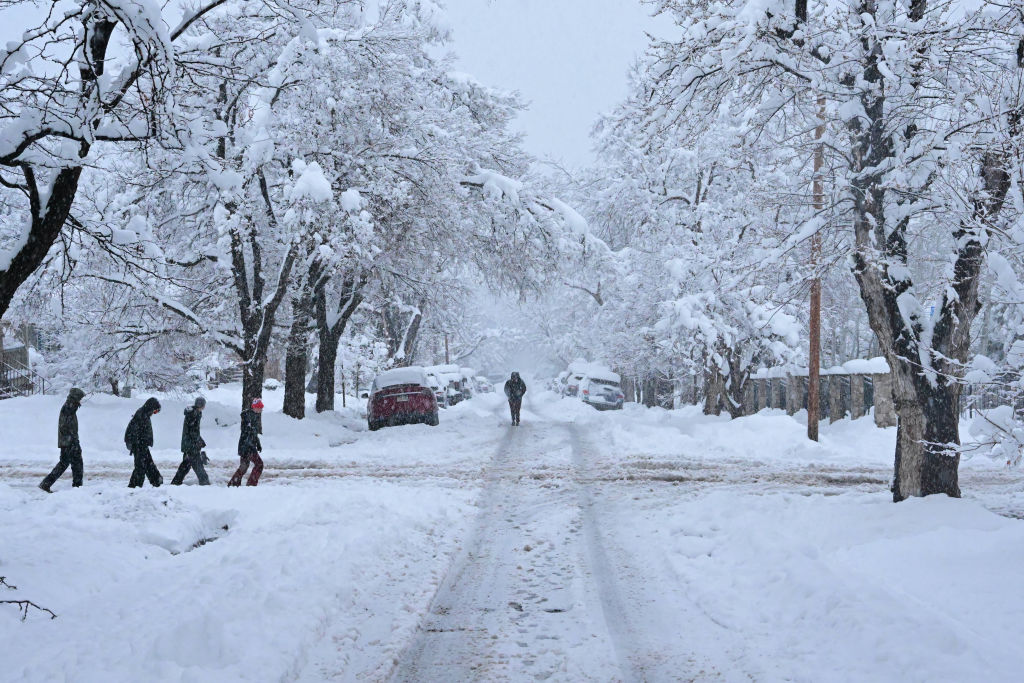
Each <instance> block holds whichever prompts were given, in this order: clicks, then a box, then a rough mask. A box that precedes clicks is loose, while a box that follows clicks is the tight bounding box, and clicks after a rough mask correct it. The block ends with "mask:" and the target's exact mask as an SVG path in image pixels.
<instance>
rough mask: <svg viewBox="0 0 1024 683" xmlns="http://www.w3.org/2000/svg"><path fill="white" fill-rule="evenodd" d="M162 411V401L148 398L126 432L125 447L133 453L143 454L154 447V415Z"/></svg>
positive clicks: (133, 417)
mask: <svg viewBox="0 0 1024 683" xmlns="http://www.w3.org/2000/svg"><path fill="white" fill-rule="evenodd" d="M158 410H160V401H157V400H156V399H155V398H148V399H146V402H145V403H143V404H142V407H141V408H139V409H138V410H136V411H135V415H133V416H132V419H131V421H130V422H129V423H128V428H127V429H126V430H124V445H125V446H127V447H128V450H129V451H131V452H132V453H141V452H144V451H146V450H148V449H149V447H150V446H152V445H153V423H152V421H151V420H152V418H153V413H155V412H156V411H158Z"/></svg>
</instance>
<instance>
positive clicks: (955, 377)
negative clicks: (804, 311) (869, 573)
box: [849, 2, 1024, 501]
mask: <svg viewBox="0 0 1024 683" xmlns="http://www.w3.org/2000/svg"><path fill="white" fill-rule="evenodd" d="M915 6H916V11H920V12H923V2H919V3H915ZM862 10H863V11H864V12H867V13H868V14H873V13H874V10H875V6H874V4H873V3H865V4H864V5H862ZM1021 45H1022V46H1024V41H1022V42H1021ZM865 48H866V49H865V53H866V56H865V58H864V61H863V63H862V73H861V74H860V77H861V78H862V79H863V80H864V81H865V82H866V83H869V84H871V85H872V86H873V87H872V88H870V89H867V90H865V92H864V94H863V95H862V96H861V104H862V106H863V111H864V116H861V117H858V118H856V119H853V120H852V121H851V122H850V124H849V125H850V129H851V133H852V134H853V141H854V146H853V158H854V159H855V161H856V168H855V169H854V170H855V172H856V173H855V175H854V179H853V183H852V184H853V190H854V191H853V208H854V211H853V227H854V235H855V240H856V248H855V251H854V254H853V272H854V275H855V277H856V279H857V283H858V285H859V287H860V293H861V298H862V299H863V300H864V303H865V305H866V306H867V313H868V320H869V323H870V325H871V328H872V330H873V331H874V332H875V336H876V337H877V339H878V342H879V345H880V346H881V349H882V352H883V354H884V355H885V358H886V360H887V361H888V362H889V367H890V369H891V372H892V385H893V386H892V391H893V400H894V403H895V407H896V413H897V415H898V418H899V424H898V428H897V446H896V454H895V463H894V474H893V484H892V491H893V500H895V501H900V500H904V499H905V498H908V497H910V496H927V495H931V494H936V493H945V494H947V495H949V496H953V497H959V496H960V486H959V477H958V469H959V464H960V456H959V451H958V446H959V444H960V435H959V415H958V410H957V407H958V399H959V395H960V389H961V384H960V378H961V377H962V374H963V368H964V364H965V362H966V360H967V354H968V351H969V348H970V328H971V323H972V322H973V321H974V318H975V316H977V314H978V312H979V311H980V310H981V302H980V301H979V296H978V288H979V284H980V279H981V269H982V265H983V263H984V257H985V255H984V247H983V242H984V241H986V240H987V235H986V232H987V227H986V225H987V223H988V222H989V221H991V219H992V218H994V217H995V216H996V215H997V214H998V213H999V211H1000V210H1001V208H1002V205H1003V202H1004V200H1005V198H1006V194H1007V191H1008V190H1009V187H1010V174H1009V172H1008V170H1007V167H1008V159H1007V157H1006V153H1005V152H988V153H986V154H985V155H984V156H983V157H982V159H981V162H980V176H981V181H982V182H981V185H982V187H983V190H982V192H980V193H978V194H977V195H976V196H975V197H974V199H973V205H974V206H973V209H974V210H973V215H972V216H971V217H970V219H969V220H965V221H964V222H963V223H961V224H960V225H959V226H957V227H956V228H955V229H954V230H953V237H954V239H955V246H954V252H953V254H952V259H953V276H952V279H951V281H950V282H949V285H948V286H947V287H946V288H945V290H944V291H943V294H942V300H941V303H940V305H938V306H937V307H936V310H935V314H934V318H933V320H934V322H932V319H929V316H928V315H927V314H925V312H924V311H923V310H922V309H923V307H922V306H921V305H920V304H919V303H918V301H917V299H916V298H915V297H914V292H913V282H912V280H911V275H910V270H909V269H908V267H907V255H908V245H907V239H906V231H907V227H908V223H909V219H908V218H906V217H903V218H900V219H899V221H898V222H897V224H896V225H894V226H891V227H890V225H889V224H888V223H887V218H888V216H887V215H886V211H885V207H886V191H887V189H886V187H885V186H884V184H883V183H884V171H883V170H881V169H885V168H886V167H887V166H888V165H889V164H891V160H892V159H893V158H894V156H895V146H894V140H893V138H892V131H891V130H888V128H887V126H886V123H887V121H888V120H889V119H888V118H887V112H886V99H885V97H886V95H885V92H886V88H885V85H886V84H885V76H884V75H883V71H882V69H881V67H880V63H881V61H882V56H881V55H882V53H883V49H884V45H882V44H881V43H880V42H875V43H873V44H872V43H870V42H869V43H866V44H865ZM1018 52H1020V50H1019V51H1018ZM1022 60H1024V56H1022V55H1020V54H1018V62H1019V64H1018V65H1019V66H1022V67H1024V63H1021V62H1022ZM1011 128H1012V129H1014V134H1017V133H1019V131H1020V119H1019V117H1018V118H1017V119H1016V121H1014V120H1013V119H1012V118H1011ZM913 134H914V130H912V129H908V136H909V137H912V136H913Z"/></svg>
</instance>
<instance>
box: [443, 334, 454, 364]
mask: <svg viewBox="0 0 1024 683" xmlns="http://www.w3.org/2000/svg"><path fill="white" fill-rule="evenodd" d="M451 362H452V361H451V357H450V356H449V355H448V333H447V332H445V333H444V364H445V365H448V364H449V363H451Z"/></svg>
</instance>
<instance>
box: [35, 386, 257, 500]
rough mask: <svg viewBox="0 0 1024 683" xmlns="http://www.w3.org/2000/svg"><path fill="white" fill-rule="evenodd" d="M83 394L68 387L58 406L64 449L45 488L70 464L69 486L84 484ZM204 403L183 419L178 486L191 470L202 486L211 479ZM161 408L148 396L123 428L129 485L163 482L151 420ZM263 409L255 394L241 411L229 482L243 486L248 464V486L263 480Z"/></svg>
mask: <svg viewBox="0 0 1024 683" xmlns="http://www.w3.org/2000/svg"><path fill="white" fill-rule="evenodd" d="M84 398H85V392H84V391H82V390H81V389H79V388H78V387H75V388H73V389H71V390H70V391H69V392H68V397H67V399H66V400H65V401H64V405H63V407H61V409H60V417H59V418H58V420H57V446H58V447H59V448H60V460H59V461H58V462H57V464H56V465H55V466H54V468H53V470H52V471H51V472H50V473H49V474H47V475H46V476H45V477H44V478H43V480H42V481H41V482H40V483H39V488H41V489H42V490H44V491H46V492H47V493H52V491H51V489H50V487H51V486H53V485H54V483H56V481H57V479H59V478H60V476H61V475H62V474H64V472H65V470H67V469H68V467H70V468H71V485H72V486H81V485H82V481H83V479H84V472H85V467H84V463H83V459H82V444H81V442H80V441H79V439H78V409H79V408H80V407H81V405H82V399H84ZM204 408H206V399H205V398H203V397H202V396H199V397H197V398H196V400H195V401H194V402H193V404H192V405H191V406H189V407H188V408H186V409H185V419H184V422H183V423H182V426H181V464H180V465H178V471H177V472H175V473H174V478H173V479H171V483H172V484H174V485H176V486H180V485H181V484H182V483H183V482H184V481H185V477H186V476H188V473H189V471H193V472H195V473H196V479H197V480H198V481H199V484H200V486H208V485H209V484H210V477H209V475H208V474H207V473H206V463H207V462H208V460H207V457H206V453H205V451H203V448H205V447H206V441H204V440H203V436H202V434H201V432H200V426H201V424H202V420H203V409H204ZM159 412H160V401H158V400H157V399H156V398H148V399H146V402H145V403H143V404H142V407H141V408H139V409H138V410H136V411H135V414H134V415H132V419H131V420H130V421H129V422H128V427H127V428H126V429H125V432H124V445H125V447H126V448H127V449H128V452H129V453H131V454H132V459H133V460H134V468H133V469H132V474H131V477H130V478H129V479H128V487H129V488H138V487H140V486H142V485H143V484H144V483H145V482H146V480H147V479H148V480H149V483H150V485H151V486H160V485H161V484H163V482H164V478H163V477H162V476H161V475H160V471H159V470H158V469H157V467H156V464H155V463H154V462H153V455H152V453H150V450H149V449H150V448H151V447H152V446H153V423H152V419H153V416H154V415H156V414H157V413H159ZM262 412H263V401H262V400H261V399H259V398H256V399H253V401H252V403H251V404H250V405H249V407H248V408H246V409H245V410H243V411H242V427H241V433H240V434H239V437H238V457H239V461H240V462H239V465H238V469H237V470H235V473H234V475H232V477H231V479H230V480H229V481H228V486H241V485H242V478H243V477H244V476H245V474H246V472H247V471H248V470H249V465H250V464H251V465H252V466H253V468H252V472H251V473H249V478H248V480H247V481H246V485H247V486H256V485H257V484H258V483H259V481H260V475H261V474H262V473H263V459H262V458H261V457H260V452H261V451H262V450H263V445H262V444H261V443H260V437H259V434H260V431H261V430H260V418H259V416H260V413H262Z"/></svg>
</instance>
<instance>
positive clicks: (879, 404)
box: [871, 373, 896, 427]
mask: <svg viewBox="0 0 1024 683" xmlns="http://www.w3.org/2000/svg"><path fill="white" fill-rule="evenodd" d="M871 380H872V383H873V384H874V387H875V391H874V394H875V397H874V403H875V424H876V425H877V426H879V427H895V426H896V404H895V403H893V400H892V376H891V375H890V374H889V373H873V374H872V375H871Z"/></svg>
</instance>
